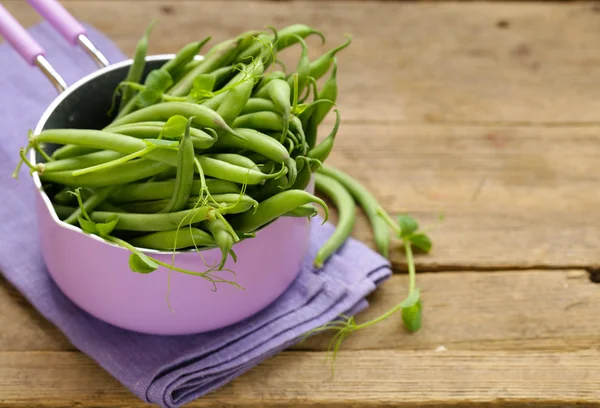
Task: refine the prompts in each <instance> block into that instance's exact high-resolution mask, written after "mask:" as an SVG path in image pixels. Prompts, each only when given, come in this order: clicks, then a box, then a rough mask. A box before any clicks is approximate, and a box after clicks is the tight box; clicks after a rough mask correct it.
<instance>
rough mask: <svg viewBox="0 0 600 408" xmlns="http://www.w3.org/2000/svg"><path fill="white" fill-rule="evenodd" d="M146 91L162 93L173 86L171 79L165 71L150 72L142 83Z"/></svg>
mask: <svg viewBox="0 0 600 408" xmlns="http://www.w3.org/2000/svg"><path fill="white" fill-rule="evenodd" d="M144 85H146V89H153V90H156V91H159V92H161V93H162V91H166V90H167V89H168V88H169V87H170V86H171V85H173V78H171V75H169V73H168V72H167V71H163V70H160V69H155V70H153V71H151V72H150V73H149V74H148V76H147V77H146V80H145V81H144Z"/></svg>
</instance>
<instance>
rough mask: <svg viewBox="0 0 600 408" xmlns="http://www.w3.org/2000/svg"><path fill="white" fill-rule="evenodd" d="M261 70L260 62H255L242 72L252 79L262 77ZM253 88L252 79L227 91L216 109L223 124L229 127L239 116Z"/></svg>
mask: <svg viewBox="0 0 600 408" xmlns="http://www.w3.org/2000/svg"><path fill="white" fill-rule="evenodd" d="M263 70H264V68H263V64H262V62H261V61H260V60H256V61H255V63H253V64H250V65H249V66H247V67H246V69H244V70H243V71H242V72H243V73H244V74H245V75H248V76H250V78H252V77H253V76H254V75H262V73H263ZM253 88H254V82H253V81H252V79H246V80H244V81H243V82H242V83H240V84H238V85H236V86H234V87H233V88H232V89H230V90H229V91H227V96H225V98H224V99H223V101H222V102H221V104H219V107H218V108H217V113H218V114H219V115H220V116H221V117H222V118H223V120H224V121H225V123H227V124H229V125H230V124H231V123H233V121H234V120H235V119H236V118H237V117H238V116H239V114H240V112H241V111H242V109H244V106H245V105H246V102H247V101H248V99H250V96H251V95H252V89H253Z"/></svg>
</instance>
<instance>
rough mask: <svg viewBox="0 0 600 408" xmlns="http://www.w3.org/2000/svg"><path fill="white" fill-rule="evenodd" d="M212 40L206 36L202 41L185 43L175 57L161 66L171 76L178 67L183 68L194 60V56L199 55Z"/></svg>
mask: <svg viewBox="0 0 600 408" xmlns="http://www.w3.org/2000/svg"><path fill="white" fill-rule="evenodd" d="M209 41H210V37H206V38H204V39H203V40H202V41H196V42H192V43H189V44H186V45H184V46H183V47H182V48H181V49H180V50H179V51H177V53H176V54H175V57H173V59H171V60H169V61H167V62H165V64H164V65H163V66H162V67H161V68H160V69H162V70H164V71H167V72H168V73H169V74H171V76H172V75H173V73H174V72H176V71H177V70H178V69H180V68H182V67H183V66H184V65H186V64H187V63H189V62H191V61H193V60H194V57H195V56H196V55H198V53H199V52H200V50H201V49H202V47H203V46H204V45H205V44H206V43H207V42H209Z"/></svg>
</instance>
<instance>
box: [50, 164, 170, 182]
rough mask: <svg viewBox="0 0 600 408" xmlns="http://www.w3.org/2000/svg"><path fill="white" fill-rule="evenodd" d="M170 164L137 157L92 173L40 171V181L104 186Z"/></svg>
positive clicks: (150, 173) (144, 175) (154, 172)
mask: <svg viewBox="0 0 600 408" xmlns="http://www.w3.org/2000/svg"><path fill="white" fill-rule="evenodd" d="M169 167H170V165H168V164H165V163H160V162H156V161H153V160H146V159H138V160H133V161H130V162H127V163H124V164H121V165H119V166H117V167H114V168H108V169H105V170H98V171H96V172H94V173H88V174H83V175H81V176H73V172H72V171H70V170H66V171H57V172H55V173H41V174H40V179H41V180H42V181H49V182H54V183H59V184H62V185H65V186H74V187H90V188H97V187H106V186H110V185H113V184H127V183H133V182H134V181H138V180H142V179H145V178H147V177H152V176H155V175H157V174H159V173H161V172H163V171H165V170H167V169H168V168H169Z"/></svg>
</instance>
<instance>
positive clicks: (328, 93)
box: [311, 58, 338, 126]
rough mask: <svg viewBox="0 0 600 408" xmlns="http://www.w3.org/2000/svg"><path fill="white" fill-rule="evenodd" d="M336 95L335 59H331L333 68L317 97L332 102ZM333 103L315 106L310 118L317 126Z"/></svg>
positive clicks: (334, 100)
mask: <svg viewBox="0 0 600 408" xmlns="http://www.w3.org/2000/svg"><path fill="white" fill-rule="evenodd" d="M337 95H338V86H337V59H336V58H334V59H333V68H332V69H331V75H330V76H329V78H327V80H326V81H325V83H324V84H323V88H322V89H321V92H319V99H326V100H329V101H331V102H333V103H335V102H336V100H337ZM332 107H333V104H331V105H330V104H327V103H321V104H318V105H316V106H315V110H314V112H313V114H312V115H311V117H312V118H313V119H312V120H313V121H314V122H315V123H316V125H317V126H319V125H320V124H321V122H323V119H325V116H327V114H328V113H329V111H330V110H331V108H332Z"/></svg>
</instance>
